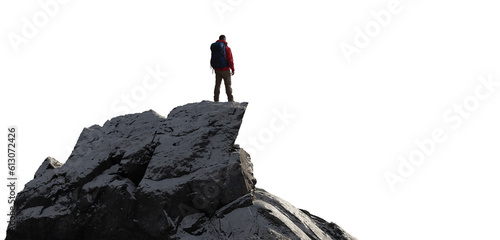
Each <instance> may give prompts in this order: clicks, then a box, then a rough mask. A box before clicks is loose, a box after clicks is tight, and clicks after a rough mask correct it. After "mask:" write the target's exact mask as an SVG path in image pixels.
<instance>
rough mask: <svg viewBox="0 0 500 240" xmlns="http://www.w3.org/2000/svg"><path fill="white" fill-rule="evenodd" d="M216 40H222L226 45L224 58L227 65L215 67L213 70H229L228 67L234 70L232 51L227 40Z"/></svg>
mask: <svg viewBox="0 0 500 240" xmlns="http://www.w3.org/2000/svg"><path fill="white" fill-rule="evenodd" d="M217 42H223V43H224V44H225V45H226V60H227V62H228V63H229V67H225V68H216V69H215V70H220V71H229V69H231V70H232V71H233V72H234V62H233V53H232V52H231V48H229V47H228V46H227V42H226V41H222V40H217Z"/></svg>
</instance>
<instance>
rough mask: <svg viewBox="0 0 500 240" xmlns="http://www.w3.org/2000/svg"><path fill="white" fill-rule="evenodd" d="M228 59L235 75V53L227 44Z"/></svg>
mask: <svg viewBox="0 0 500 240" xmlns="http://www.w3.org/2000/svg"><path fill="white" fill-rule="evenodd" d="M226 59H227V61H228V62H229V68H231V71H232V74H233V75H234V62H233V53H232V52H231V48H229V47H228V46H226Z"/></svg>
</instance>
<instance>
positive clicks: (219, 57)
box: [210, 42, 229, 69]
mask: <svg viewBox="0 0 500 240" xmlns="http://www.w3.org/2000/svg"><path fill="white" fill-rule="evenodd" d="M210 50H211V51H212V58H210V65H211V66H212V68H214V69H220V68H225V67H229V63H228V62H227V60H226V44H224V43H223V42H214V43H212V45H210Z"/></svg>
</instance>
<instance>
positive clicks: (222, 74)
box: [214, 70, 233, 102]
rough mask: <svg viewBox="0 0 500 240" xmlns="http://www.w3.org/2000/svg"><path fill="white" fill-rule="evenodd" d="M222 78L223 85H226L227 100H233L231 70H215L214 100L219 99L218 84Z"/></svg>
mask: <svg viewBox="0 0 500 240" xmlns="http://www.w3.org/2000/svg"><path fill="white" fill-rule="evenodd" d="M222 79H224V86H225V87H226V94H227V100H228V101H230V102H231V101H233V89H231V71H230V70H228V71H219V70H215V89H214V102H218V101H219V94H220V84H221V82H222Z"/></svg>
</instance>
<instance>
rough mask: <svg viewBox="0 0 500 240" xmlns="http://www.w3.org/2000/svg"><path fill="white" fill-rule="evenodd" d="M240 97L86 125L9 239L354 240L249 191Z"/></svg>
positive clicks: (31, 191) (251, 182)
mask: <svg viewBox="0 0 500 240" xmlns="http://www.w3.org/2000/svg"><path fill="white" fill-rule="evenodd" d="M246 106H247V103H235V102H229V103H214V102H207V101H204V102H201V103H192V104H187V105H185V106H181V107H177V108H175V109H173V110H172V111H171V112H170V114H169V115H168V117H167V118H164V117H162V116H160V115H158V114H157V113H155V112H154V111H147V112H143V113H140V114H130V115H125V116H120V117H116V118H113V119H111V120H109V121H107V122H106V123H105V124H104V125H103V126H102V127H101V126H97V125H94V126H91V127H89V128H85V129H84V130H83V131H82V133H81V135H80V137H79V139H78V141H77V144H76V146H75V148H74V150H73V152H72V154H71V155H70V157H69V158H68V160H67V161H66V163H64V164H61V163H59V162H58V161H57V160H55V159H53V158H50V157H49V158H47V159H45V161H44V162H43V163H42V165H41V166H40V167H39V169H38V170H37V172H36V173H35V177H34V179H33V180H31V181H30V182H29V183H27V184H26V186H25V188H24V190H23V191H21V192H20V193H19V194H18V196H17V199H16V201H15V207H16V211H15V212H16V215H15V224H13V225H9V227H8V229H7V238H6V239H9V240H10V239H36V240H43V239H51V240H58V239H61V240H62V239H64V240H73V239H74V240H86V239H111V240H112V239H120V240H121V239H138V240H141V239H355V238H353V237H351V236H350V235H349V234H347V233H346V232H345V231H343V230H342V229H341V228H340V227H338V226H337V225H335V224H334V223H328V222H326V221H324V220H323V219H321V218H319V217H316V216H314V215H312V214H310V213H308V212H307V211H305V210H299V209H297V208H294V207H293V206H292V205H290V204H289V203H287V202H286V201H283V200H281V199H279V198H278V197H276V196H273V195H271V194H269V193H267V192H266V191H264V190H262V189H256V188H255V184H256V182H257V181H256V179H255V178H254V177H253V169H252V163H251V161H250V156H249V155H248V153H246V152H245V151H244V150H243V149H241V148H239V147H238V145H235V144H234V142H235V139H236V137H237V135H238V131H239V128H240V125H241V123H242V119H243V115H244V113H245V109H246Z"/></svg>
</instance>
